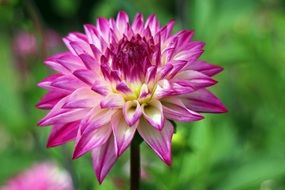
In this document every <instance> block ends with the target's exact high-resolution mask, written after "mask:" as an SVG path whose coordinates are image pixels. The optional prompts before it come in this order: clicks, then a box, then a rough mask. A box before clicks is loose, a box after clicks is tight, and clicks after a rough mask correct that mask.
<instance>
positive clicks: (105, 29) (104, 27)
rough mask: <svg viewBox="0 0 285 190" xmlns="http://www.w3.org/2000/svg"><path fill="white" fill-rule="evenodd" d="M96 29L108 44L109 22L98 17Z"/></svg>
mask: <svg viewBox="0 0 285 190" xmlns="http://www.w3.org/2000/svg"><path fill="white" fill-rule="evenodd" d="M97 29H98V32H99V34H100V35H101V36H102V37H103V38H104V40H105V41H106V42H107V43H109V31H110V27H109V22H108V20H107V19H106V18H103V17H100V18H98V19H97Z"/></svg>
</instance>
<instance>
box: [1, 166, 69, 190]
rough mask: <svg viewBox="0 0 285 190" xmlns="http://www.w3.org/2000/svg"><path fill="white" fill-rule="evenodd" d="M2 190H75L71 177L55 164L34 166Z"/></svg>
mask: <svg viewBox="0 0 285 190" xmlns="http://www.w3.org/2000/svg"><path fill="white" fill-rule="evenodd" d="M0 190H73V187H72V180H71V177H70V176H69V174H68V173H67V172H65V171H64V170H60V169H59V168H58V167H57V166H56V165H55V164H53V163H40V164H37V165H34V166H33V167H31V168H30V169H28V170H27V171H24V172H22V173H20V174H19V175H17V176H16V177H14V178H12V179H11V180H10V181H8V183H7V184H6V185H5V186H4V187H0Z"/></svg>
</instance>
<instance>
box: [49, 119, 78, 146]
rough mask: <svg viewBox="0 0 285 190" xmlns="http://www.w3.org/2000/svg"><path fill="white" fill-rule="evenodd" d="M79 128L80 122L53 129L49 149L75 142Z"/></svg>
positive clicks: (56, 126) (57, 126)
mask: <svg viewBox="0 0 285 190" xmlns="http://www.w3.org/2000/svg"><path fill="white" fill-rule="evenodd" d="M78 128H79V122H78V121H77V122H72V123H67V124H63V125H55V126H53V127H52V129H51V134H50V135H49V138H48V143H47V147H54V146H58V145H62V144H65V143H67V142H68V141H71V140H74V139H75V137H76V135H77V131H78Z"/></svg>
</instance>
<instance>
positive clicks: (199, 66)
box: [184, 60, 223, 76]
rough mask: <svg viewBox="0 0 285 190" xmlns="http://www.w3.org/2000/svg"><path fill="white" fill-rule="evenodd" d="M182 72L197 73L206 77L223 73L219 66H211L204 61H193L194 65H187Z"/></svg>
mask: <svg viewBox="0 0 285 190" xmlns="http://www.w3.org/2000/svg"><path fill="white" fill-rule="evenodd" d="M184 70H194V71H199V72H201V73H203V74H205V75H208V76H214V75H216V74H218V73H220V72H222V71H223V68H222V67H221V66H217V65H212V64H209V63H207V62H206V61H200V60H198V61H195V62H194V63H190V64H187V66H186V67H185V69H184Z"/></svg>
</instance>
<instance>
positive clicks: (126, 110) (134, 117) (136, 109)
mask: <svg viewBox="0 0 285 190" xmlns="http://www.w3.org/2000/svg"><path fill="white" fill-rule="evenodd" d="M123 115H124V119H125V120H126V123H127V124H128V126H130V127H131V126H133V125H134V124H135V123H136V122H137V121H138V120H139V119H140V117H141V115H142V111H141V107H140V104H139V102H138V101H137V100H132V101H128V102H126V103H125V105H124V107H123Z"/></svg>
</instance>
